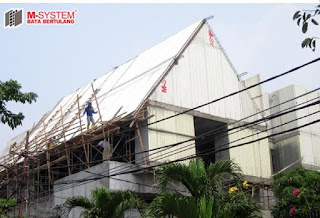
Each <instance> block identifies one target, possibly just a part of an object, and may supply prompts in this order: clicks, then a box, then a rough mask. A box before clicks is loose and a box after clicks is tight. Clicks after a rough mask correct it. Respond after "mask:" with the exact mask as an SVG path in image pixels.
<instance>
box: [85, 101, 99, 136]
mask: <svg viewBox="0 0 320 218" xmlns="http://www.w3.org/2000/svg"><path fill="white" fill-rule="evenodd" d="M85 113H86V114H87V130H89V127H90V122H91V128H92V129H93V128H94V125H95V121H94V119H93V114H96V113H97V112H96V111H94V109H93V107H92V102H91V101H88V107H86V108H85V109H84V111H83V114H82V116H83V115H84V114H85Z"/></svg>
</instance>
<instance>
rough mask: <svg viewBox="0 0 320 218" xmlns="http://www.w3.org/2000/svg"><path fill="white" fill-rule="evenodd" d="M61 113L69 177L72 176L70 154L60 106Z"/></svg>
mask: <svg viewBox="0 0 320 218" xmlns="http://www.w3.org/2000/svg"><path fill="white" fill-rule="evenodd" d="M60 112H61V127H62V133H63V141H64V148H65V152H66V157H67V164H68V173H69V175H71V170H70V159H69V152H68V147H67V141H66V136H65V133H64V127H63V114H62V107H61V106H60Z"/></svg>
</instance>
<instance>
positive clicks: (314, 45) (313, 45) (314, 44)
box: [312, 39, 316, 51]
mask: <svg viewBox="0 0 320 218" xmlns="http://www.w3.org/2000/svg"><path fill="white" fill-rule="evenodd" d="M312 47H313V49H312V50H313V51H315V50H316V40H315V39H314V40H313V42H312Z"/></svg>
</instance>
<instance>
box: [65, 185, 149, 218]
mask: <svg viewBox="0 0 320 218" xmlns="http://www.w3.org/2000/svg"><path fill="white" fill-rule="evenodd" d="M142 205H143V202H142V201H141V200H140V199H139V198H138V197H137V196H136V195H135V194H134V193H133V192H131V191H119V192H116V193H110V192H109V191H108V190H107V189H106V188H96V189H94V190H92V194H91V198H90V199H89V198H87V197H84V196H75V197H72V198H68V199H67V200H66V201H65V202H64V203H63V205H62V217H68V216H69V213H70V211H71V210H72V209H73V208H75V207H82V208H83V209H84V211H83V212H82V213H81V216H83V217H90V218H91V217H99V218H116V217H121V216H122V215H123V213H124V212H125V211H126V210H128V209H135V208H137V209H139V208H141V206H142Z"/></svg>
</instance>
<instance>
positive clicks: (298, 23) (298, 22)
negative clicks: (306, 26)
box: [297, 17, 301, 26]
mask: <svg viewBox="0 0 320 218" xmlns="http://www.w3.org/2000/svg"><path fill="white" fill-rule="evenodd" d="M300 20H301V17H300V18H299V19H298V21H297V25H298V26H300Z"/></svg>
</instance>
